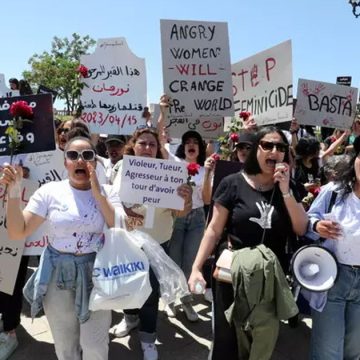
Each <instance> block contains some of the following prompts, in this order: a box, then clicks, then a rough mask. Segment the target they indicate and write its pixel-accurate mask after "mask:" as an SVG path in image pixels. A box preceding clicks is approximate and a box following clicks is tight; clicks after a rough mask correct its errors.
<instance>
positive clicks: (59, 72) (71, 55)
mask: <svg viewBox="0 0 360 360" xmlns="http://www.w3.org/2000/svg"><path fill="white" fill-rule="evenodd" d="M95 43H96V41H95V40H93V39H92V38H90V36H89V35H86V36H84V37H81V36H80V35H78V34H76V33H74V34H72V39H70V40H69V39H68V38H63V39H60V38H58V37H56V36H55V37H54V39H53V41H52V43H51V51H50V53H49V52H47V51H44V52H43V53H42V54H41V55H38V54H34V55H33V56H32V57H31V58H30V59H29V61H28V63H29V64H30V65H31V70H30V71H24V72H23V76H24V78H25V79H26V80H27V81H28V82H29V83H30V84H31V86H34V87H38V86H39V85H44V86H47V87H49V88H51V89H53V90H56V91H57V92H58V98H59V99H62V100H65V104H66V107H67V110H68V111H69V112H71V113H73V112H74V111H75V110H76V109H77V107H78V106H79V96H80V92H81V85H80V83H79V81H78V73H77V71H76V69H77V68H78V66H79V65H80V56H81V55H84V54H87V53H88V50H89V49H90V48H91V47H93V46H94V45H95Z"/></svg>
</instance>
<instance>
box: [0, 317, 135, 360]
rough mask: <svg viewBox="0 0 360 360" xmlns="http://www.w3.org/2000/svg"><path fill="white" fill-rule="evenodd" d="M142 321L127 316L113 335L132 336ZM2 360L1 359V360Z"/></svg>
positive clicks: (114, 328)
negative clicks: (131, 333) (132, 332)
mask: <svg viewBox="0 0 360 360" xmlns="http://www.w3.org/2000/svg"><path fill="white" fill-rule="evenodd" d="M139 323H140V319H139V317H138V316H137V315H130V316H129V315H125V316H124V318H123V319H122V320H121V321H120V322H119V324H117V325H116V326H114V327H113V329H112V333H113V335H115V336H116V337H118V338H122V337H124V336H126V335H129V334H130V331H131V330H133V329H135V328H137V327H138V326H139ZM0 360H1V359H0Z"/></svg>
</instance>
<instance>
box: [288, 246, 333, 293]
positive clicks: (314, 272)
mask: <svg viewBox="0 0 360 360" xmlns="http://www.w3.org/2000/svg"><path fill="white" fill-rule="evenodd" d="M291 269H292V273H293V275H294V278H295V280H296V281H297V282H298V283H299V285H300V286H302V287H303V288H305V289H307V290H310V291H316V292H318V291H327V290H329V289H330V288H331V287H332V286H333V285H334V283H335V280H336V278H337V274H338V268H337V262H336V259H335V257H334V255H333V254H332V253H331V252H330V251H329V250H328V249H326V248H324V247H321V246H318V245H306V246H303V247H302V248H300V249H299V250H298V251H297V252H296V253H295V254H294V255H293V257H292V259H291Z"/></svg>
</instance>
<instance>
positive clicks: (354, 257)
mask: <svg viewBox="0 0 360 360" xmlns="http://www.w3.org/2000/svg"><path fill="white" fill-rule="evenodd" d="M338 196H341V195H338ZM330 217H331V218H332V219H333V220H335V221H337V222H338V223H339V224H340V226H341V231H342V236H341V237H340V238H339V239H338V240H330V241H328V242H329V243H330V242H331V243H332V244H331V246H330V248H331V250H332V251H334V253H335V255H336V258H337V260H338V261H339V263H341V264H346V265H360V199H359V198H358V197H357V196H356V195H355V194H354V193H351V194H349V195H348V196H347V197H346V198H345V201H344V202H340V203H338V204H336V205H334V207H333V209H332V211H331V215H330ZM328 245H330V244H328Z"/></svg>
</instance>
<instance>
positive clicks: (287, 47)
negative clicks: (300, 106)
mask: <svg viewBox="0 0 360 360" xmlns="http://www.w3.org/2000/svg"><path fill="white" fill-rule="evenodd" d="M232 77H233V94H234V106H235V114H236V116H237V117H238V116H239V114H240V112H241V111H250V112H251V113H252V114H253V115H254V117H255V120H256V123H257V124H258V125H266V124H275V123H281V122H285V121H290V120H291V119H292V110H293V109H292V104H293V93H292V89H293V85H292V53H291V41H290V40H289V41H285V42H283V43H281V44H279V45H277V46H274V47H272V48H270V49H268V50H265V51H262V52H260V53H258V54H256V55H253V56H251V57H249V58H247V59H244V60H241V61H239V62H237V63H236V64H234V65H232Z"/></svg>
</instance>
